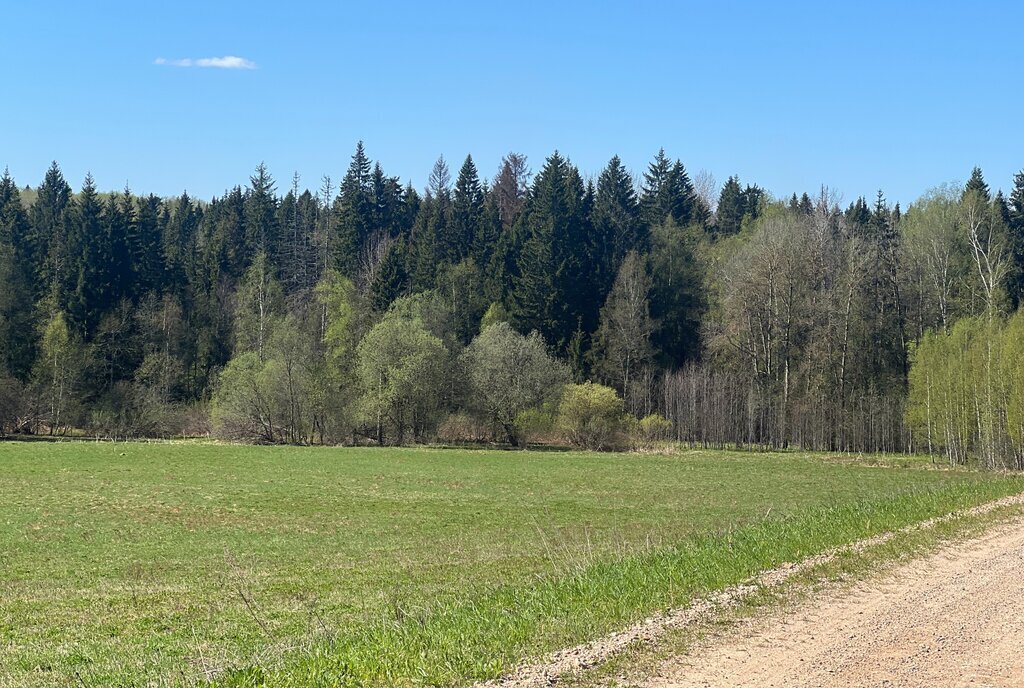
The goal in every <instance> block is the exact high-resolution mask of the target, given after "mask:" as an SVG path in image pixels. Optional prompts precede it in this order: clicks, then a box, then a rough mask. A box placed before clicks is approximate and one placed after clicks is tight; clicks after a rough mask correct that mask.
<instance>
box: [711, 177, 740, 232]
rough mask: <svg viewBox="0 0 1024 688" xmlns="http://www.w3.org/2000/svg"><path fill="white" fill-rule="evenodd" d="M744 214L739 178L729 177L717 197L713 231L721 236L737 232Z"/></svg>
mask: <svg viewBox="0 0 1024 688" xmlns="http://www.w3.org/2000/svg"><path fill="white" fill-rule="evenodd" d="M744 214H746V204H745V198H744V195H743V190H742V189H741V188H740V181H739V178H738V177H729V179H728V180H726V182H725V185H724V186H723V187H722V193H721V194H720V195H719V197H718V210H717V212H716V214H715V232H716V233H717V234H718V236H722V237H727V236H732V235H734V234H739V231H740V228H741V227H742V226H743V216H744Z"/></svg>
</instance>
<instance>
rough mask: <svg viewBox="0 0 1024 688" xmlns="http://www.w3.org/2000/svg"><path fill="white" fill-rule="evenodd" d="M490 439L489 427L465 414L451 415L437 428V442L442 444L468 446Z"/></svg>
mask: <svg viewBox="0 0 1024 688" xmlns="http://www.w3.org/2000/svg"><path fill="white" fill-rule="evenodd" d="M489 438H490V431H489V429H488V428H487V426H486V425H483V424H481V423H478V422H477V421H476V420H475V419H474V418H473V417H472V416H469V415H467V414H465V413H451V414H449V415H448V417H447V418H445V419H444V420H443V421H441V425H439V426H438V428H437V441H438V442H440V443H441V444H468V443H474V442H484V441H486V440H487V439H489Z"/></svg>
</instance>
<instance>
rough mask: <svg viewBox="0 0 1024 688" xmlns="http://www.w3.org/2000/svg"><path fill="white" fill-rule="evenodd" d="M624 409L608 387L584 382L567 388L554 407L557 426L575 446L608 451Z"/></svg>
mask: <svg viewBox="0 0 1024 688" xmlns="http://www.w3.org/2000/svg"><path fill="white" fill-rule="evenodd" d="M624 413H625V409H624V405H623V401H622V398H621V397H620V396H619V395H618V394H617V393H616V392H615V390H614V389H612V388H611V387H605V386H603V385H598V384H594V383H593V382H586V383H584V384H581V385H577V384H573V385H567V386H566V388H565V391H564V392H563V393H562V399H561V401H560V402H559V404H558V420H557V423H558V427H559V429H560V430H561V431H562V432H563V433H564V434H565V438H566V440H568V441H569V442H570V443H571V444H573V445H574V446H577V447H582V448H584V449H591V450H595V451H600V450H602V449H608V448H610V447H611V446H612V445H613V444H614V443H615V442H616V441H617V440H618V433H619V432H620V430H621V429H622V423H623V417H624Z"/></svg>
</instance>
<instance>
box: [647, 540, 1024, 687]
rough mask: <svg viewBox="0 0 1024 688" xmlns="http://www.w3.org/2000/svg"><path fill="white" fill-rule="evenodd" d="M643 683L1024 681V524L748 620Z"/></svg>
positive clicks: (943, 683) (975, 683) (936, 683)
mask: <svg viewBox="0 0 1024 688" xmlns="http://www.w3.org/2000/svg"><path fill="white" fill-rule="evenodd" d="M640 685H643V686H646V687H647V688H676V687H680V688H681V687H684V686H685V687H690V686H729V687H730V688H731V687H733V686H758V687H759V688H764V687H768V686H776V687H782V686H786V687H793V686H900V687H904V686H922V687H923V686H928V687H929V688H932V687H939V686H1015V687H1017V686H1024V521H1017V522H1015V523H1013V524H1012V525H1009V526H1004V527H1000V528H998V529H997V530H994V531H991V532H989V533H987V534H985V535H983V536H981V537H979V538H977V539H975V540H971V541H969V542H966V543H960V544H957V545H954V546H951V547H949V548H947V549H944V550H941V551H939V552H937V553H935V554H933V555H931V556H929V557H927V558H925V559H920V560H917V561H914V562H912V563H910V564H909V565H907V566H905V567H903V568H901V569H898V570H896V571H895V572H894V573H893V574H892V575H889V576H886V577H885V578H883V579H880V580H874V581H871V582H868V583H865V584H863V585H861V586H860V587H859V588H856V589H854V590H853V591H846V592H842V593H833V594H832V595H830V596H826V597H825V598H819V599H815V600H812V601H809V602H807V603H803V604H801V605H800V606H798V607H797V608H796V609H791V610H788V611H787V612H785V613H779V614H770V615H768V616H767V617H765V618H761V619H756V620H752V621H748V622H745V624H744V625H743V626H741V627H740V628H739V629H738V631H737V632H736V633H734V634H732V635H730V636H727V638H726V639H725V640H719V641H717V642H712V643H711V644H710V645H708V646H706V647H701V648H697V649H696V650H695V651H694V652H693V653H691V654H690V655H688V656H687V657H683V658H678V659H674V660H672V661H670V662H668V663H667V664H665V665H663V666H662V667H661V668H660V670H659V672H658V673H657V675H655V676H654V677H652V678H650V679H649V680H647V681H646V682H643V683H641V684H640Z"/></svg>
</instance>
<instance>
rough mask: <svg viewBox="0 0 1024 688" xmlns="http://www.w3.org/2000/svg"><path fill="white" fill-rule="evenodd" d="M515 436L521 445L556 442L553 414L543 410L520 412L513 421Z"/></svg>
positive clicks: (534, 409)
mask: <svg viewBox="0 0 1024 688" xmlns="http://www.w3.org/2000/svg"><path fill="white" fill-rule="evenodd" d="M515 428H516V435H517V436H518V437H519V439H520V442H521V443H523V444H537V443H552V441H553V440H556V439H557V437H556V432H555V414H554V413H552V412H551V411H550V410H547V409H545V408H531V409H526V410H525V411H522V412H520V413H519V414H518V415H517V416H516V420H515Z"/></svg>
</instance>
